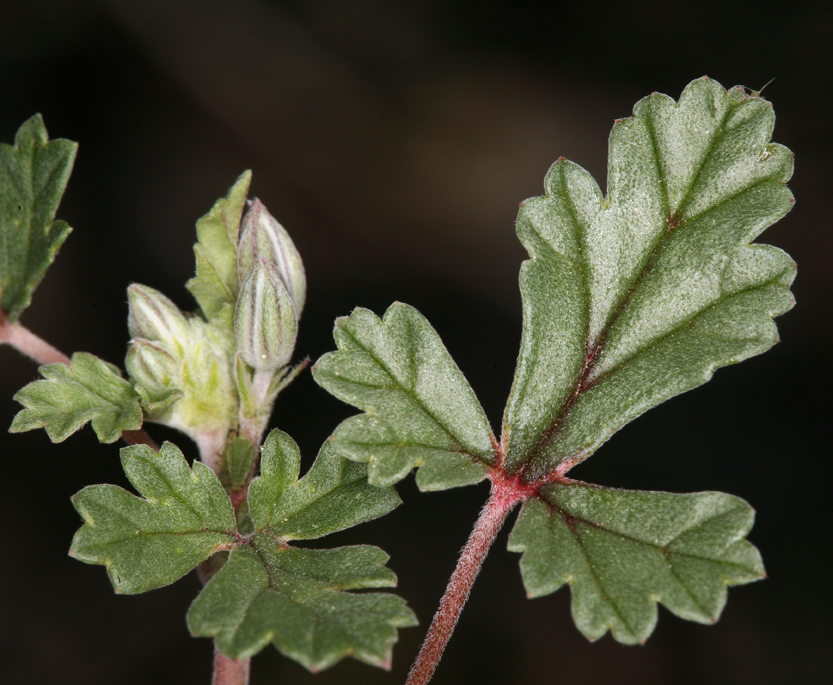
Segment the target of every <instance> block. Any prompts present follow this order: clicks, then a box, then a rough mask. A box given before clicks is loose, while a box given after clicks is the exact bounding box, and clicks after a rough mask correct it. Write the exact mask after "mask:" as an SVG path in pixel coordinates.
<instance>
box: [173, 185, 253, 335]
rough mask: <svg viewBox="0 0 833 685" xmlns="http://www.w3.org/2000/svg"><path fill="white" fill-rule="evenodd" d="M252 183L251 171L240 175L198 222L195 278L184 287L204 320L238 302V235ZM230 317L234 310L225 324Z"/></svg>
mask: <svg viewBox="0 0 833 685" xmlns="http://www.w3.org/2000/svg"><path fill="white" fill-rule="evenodd" d="M251 180H252V172H251V171H245V172H243V174H241V175H240V178H238V179H237V181H235V183H234V185H233V186H232V187H231V189H230V190H229V191H228V195H226V197H224V198H221V199H219V200H217V202H216V203H215V204H214V206H213V207H212V208H211V211H210V212H209V213H208V214H206V215H205V216H204V217H203V218H202V219H200V220H199V221H197V240H198V242H197V244H196V245H194V254H195V256H196V259H197V275H196V276H195V277H194V278H192V279H191V280H190V281H188V283H187V284H186V286H185V287H187V288H188V290H190V291H191V294H192V295H193V296H194V297H195V298H196V300H197V302H198V303H199V305H200V308H201V309H202V311H203V313H204V314H205V316H206V318H207V319H215V318H217V317H218V316H220V315H221V314H222V312H223V310H224V308H225V307H226V306H227V305H231V306H232V307H233V306H234V303H235V301H236V300H237V289H238V286H239V284H238V282H237V236H238V232H239V230H240V218H241V216H242V214H243V207H244V205H245V203H246V196H247V195H248V193H249V184H250V183H251ZM232 315H233V309H232V310H228V311H227V312H226V314H225V317H226V318H228V325H230V323H231V316H232Z"/></svg>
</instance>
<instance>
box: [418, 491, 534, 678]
mask: <svg viewBox="0 0 833 685" xmlns="http://www.w3.org/2000/svg"><path fill="white" fill-rule="evenodd" d="M522 499H523V496H522V495H520V494H519V493H518V491H517V490H516V489H514V488H512V487H506V485H505V484H503V483H501V482H495V483H493V485H492V494H491V496H490V497H489V501H488V502H487V503H486V506H485V507H484V508H483V511H481V512H480V517H479V518H478V519H477V523H475V524H474V530H472V532H471V535H470V536H469V539H468V542H466V546H465V547H463V551H462V553H461V554H460V560H459V561H458V562H457V568H455V569H454V573H453V574H452V576H451V580H449V582H448V587H447V588H446V590H445V594H444V595H443V598H442V600H440V608H439V609H437V613H436V614H434V620H433V621H432V622H431V627H430V628H429V629H428V635H427V636H426V637H425V642H423V643H422V647H421V648H420V650H419V654H418V655H417V658H416V661H415V662H414V665H413V666H412V667H411V672H410V673H409V674H408V681H407V683H406V685H425V684H426V683H427V682H428V681H429V680H431V677H432V676H433V675H434V671H435V670H436V668H437V664H439V663H440V658H441V657H442V655H443V652H444V651H445V646H446V644H447V643H448V640H449V638H450V637H451V633H453V632H454V627H455V626H456V625H457V619H458V618H460V612H461V611H462V610H463V607H464V606H465V604H466V600H468V598H469V593H470V592H471V587H472V585H473V584H474V580H475V578H477V574H478V573H480V567H481V566H482V565H483V560H484V559H485V558H486V554H488V552H489V548H490V547H491V546H492V543H493V542H494V541H495V538H496V537H497V534H498V532H499V531H500V529H501V528H502V527H503V523H504V521H506V517H507V516H508V515H509V513H510V512H511V511H512V509H514V507H515V505H516V504H517V503H518V502H520V501H521V500H522Z"/></svg>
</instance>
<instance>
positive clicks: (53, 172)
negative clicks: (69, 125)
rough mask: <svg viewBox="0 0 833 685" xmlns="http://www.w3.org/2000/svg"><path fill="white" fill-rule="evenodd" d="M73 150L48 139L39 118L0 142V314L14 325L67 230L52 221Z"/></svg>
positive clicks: (71, 145) (67, 143) (65, 142)
mask: <svg viewBox="0 0 833 685" xmlns="http://www.w3.org/2000/svg"><path fill="white" fill-rule="evenodd" d="M77 149H78V146H77V145H76V144H75V143H73V142H72V141H69V140H63V139H59V140H52V141H50V140H49V136H48V135H47V133H46V127H45V126H44V124H43V119H42V118H41V116H40V114H36V115H35V116H33V117H32V118H31V119H29V120H28V121H26V122H25V123H24V124H23V125H22V126H21V127H20V129H19V130H18V132H17V135H16V136H15V142H14V147H12V146H10V145H6V144H5V143H0V310H2V312H5V314H6V318H7V319H8V320H9V321H10V322H14V321H16V320H17V318H18V317H19V316H20V314H21V312H22V311H23V310H24V309H26V307H28V306H29V302H30V301H31V299H32V292H33V291H34V290H35V288H36V287H37V286H38V284H39V283H40V282H41V279H42V278H43V276H44V274H45V273H46V269H47V268H49V265H50V264H52V261H53V260H54V259H55V255H56V254H57V252H58V249H59V248H60V247H61V245H62V244H63V242H64V240H66V237H67V236H68V235H69V233H70V231H71V230H72V229H71V228H70V227H69V226H68V225H67V224H66V223H65V222H63V221H55V213H56V212H57V211H58V203H59V202H60V201H61V197H62V196H63V194H64V190H65V189H66V185H67V181H69V175H70V172H71V171H72V165H73V162H74V161H75V153H76V151H77Z"/></svg>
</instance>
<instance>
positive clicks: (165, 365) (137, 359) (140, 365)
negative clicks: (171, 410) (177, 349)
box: [124, 338, 181, 395]
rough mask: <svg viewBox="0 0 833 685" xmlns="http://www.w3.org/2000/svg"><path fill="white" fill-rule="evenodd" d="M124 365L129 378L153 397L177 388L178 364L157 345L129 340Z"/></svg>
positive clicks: (141, 340)
mask: <svg viewBox="0 0 833 685" xmlns="http://www.w3.org/2000/svg"><path fill="white" fill-rule="evenodd" d="M124 363H125V366H126V367H127V372H128V373H129V374H130V377H131V378H132V379H133V380H134V381H136V383H138V384H140V385H142V386H143V387H144V388H146V389H147V390H148V391H149V392H151V393H153V394H155V395H161V394H163V393H164V392H165V391H166V390H168V389H169V388H172V387H177V383H178V382H179V380H178V379H179V373H180V367H181V364H180V362H179V361H178V360H177V359H176V358H175V357H174V356H173V355H172V354H169V353H168V352H167V351H166V350H165V349H163V345H160V344H159V343H152V342H149V341H147V340H143V339H142V338H135V339H133V340H131V341H130V347H129V348H128V350H127V358H126V359H125V362H124Z"/></svg>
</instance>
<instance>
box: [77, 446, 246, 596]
mask: <svg viewBox="0 0 833 685" xmlns="http://www.w3.org/2000/svg"><path fill="white" fill-rule="evenodd" d="M121 458H122V466H123V468H124V472H125V473H126V474H127V477H128V478H129V479H130V482H131V483H132V484H133V486H134V487H135V488H136V490H137V491H138V492H139V493H140V494H141V495H142V497H137V496H136V495H133V494H131V493H129V492H127V490H124V489H122V488H120V487H117V486H115V485H90V486H88V487H86V488H84V489H83V490H81V491H80V492H79V493H77V494H76V495H75V496H74V497H73V498H72V503H73V505H74V506H75V508H76V510H77V511H78V513H79V514H80V515H81V517H82V518H83V519H84V525H83V526H82V527H81V528H80V529H79V530H78V532H77V533H76V534H75V537H74V538H73V541H72V548H71V549H70V554H71V555H72V556H73V557H75V558H76V559H79V560H80V561H84V562H86V563H88V564H103V565H105V566H106V567H107V573H108V574H109V576H110V581H111V582H112V583H113V588H114V589H115V590H116V592H119V593H124V594H135V593H139V592H147V591H148V590H153V589H155V588H158V587H162V586H163V585H168V584H170V583H173V582H174V581H175V580H178V579H179V578H181V577H182V576H184V575H185V574H186V573H188V572H189V571H191V570H192V569H194V568H195V567H196V566H197V565H198V564H199V563H200V562H202V561H203V560H205V559H207V558H208V557H209V556H211V555H212V554H213V553H214V552H216V551H217V550H219V549H228V548H229V547H231V546H232V545H234V544H236V542H237V539H236V537H235V535H234V531H235V520H234V510H233V509H232V506H231V502H230V501H229V498H228V495H227V494H226V492H225V490H223V486H222V485H221V484H220V481H219V480H218V479H217V476H215V475H214V472H213V471H212V470H211V469H210V468H209V467H208V466H206V465H205V464H203V463H202V462H199V461H197V462H194V465H193V468H190V467H189V466H188V462H187V461H185V457H183V455H182V452H180V451H179V449H177V447H176V446H174V445H173V444H171V443H167V442H166V443H165V444H164V445H163V446H162V449H161V450H160V451H159V453H158V454H157V453H156V452H154V451H153V450H152V449H151V448H150V447H147V446H146V445H137V446H134V447H125V448H124V449H122V450H121Z"/></svg>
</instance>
